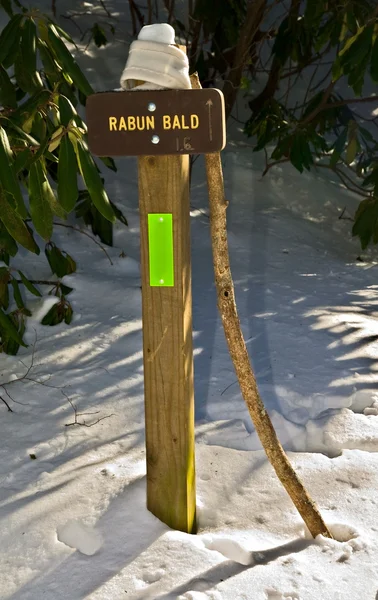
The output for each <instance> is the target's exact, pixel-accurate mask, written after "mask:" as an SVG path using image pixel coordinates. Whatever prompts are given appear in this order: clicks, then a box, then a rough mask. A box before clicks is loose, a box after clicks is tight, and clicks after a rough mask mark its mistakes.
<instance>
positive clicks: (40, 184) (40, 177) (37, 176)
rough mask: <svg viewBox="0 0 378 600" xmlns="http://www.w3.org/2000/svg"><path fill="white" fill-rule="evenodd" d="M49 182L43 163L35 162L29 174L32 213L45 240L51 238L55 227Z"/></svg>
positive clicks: (35, 225) (38, 230)
mask: <svg viewBox="0 0 378 600" xmlns="http://www.w3.org/2000/svg"><path fill="white" fill-rule="evenodd" d="M47 183H48V182H47V179H46V176H45V174H44V171H43V168H42V164H41V163H40V162H35V163H33V164H32V165H31V167H30V174H29V198H30V214H31V217H32V220H33V224H34V227H35V229H36V231H37V233H39V235H40V236H41V237H42V238H43V239H44V240H49V239H50V238H51V235H52V229H53V213H52V210H51V207H50V203H49V201H48V199H47V194H48V189H47Z"/></svg>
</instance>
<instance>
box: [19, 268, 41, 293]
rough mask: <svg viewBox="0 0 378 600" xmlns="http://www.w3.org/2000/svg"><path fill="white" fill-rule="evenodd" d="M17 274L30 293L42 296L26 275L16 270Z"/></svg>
mask: <svg viewBox="0 0 378 600" xmlns="http://www.w3.org/2000/svg"><path fill="white" fill-rule="evenodd" d="M18 274H19V276H20V277H21V281H22V283H23V284H24V286H25V287H26V289H27V290H28V291H29V292H30V293H31V294H33V295H34V296H38V297H41V296H42V294H41V292H40V291H39V290H37V288H36V287H35V286H34V285H33V284H32V283H31V281H29V279H28V278H27V277H25V275H24V274H23V273H22V272H21V271H18Z"/></svg>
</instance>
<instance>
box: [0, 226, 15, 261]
mask: <svg viewBox="0 0 378 600" xmlns="http://www.w3.org/2000/svg"><path fill="white" fill-rule="evenodd" d="M0 248H1V249H3V250H5V251H6V252H7V254H10V255H11V256H16V254H17V251H18V248H17V244H16V242H15V241H14V239H13V237H12V236H11V235H10V234H9V233H8V231H7V230H6V229H5V227H4V225H3V224H2V222H1V221H0Z"/></svg>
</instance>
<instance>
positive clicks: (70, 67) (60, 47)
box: [48, 25, 94, 96]
mask: <svg viewBox="0 0 378 600" xmlns="http://www.w3.org/2000/svg"><path fill="white" fill-rule="evenodd" d="M48 28H49V38H48V39H49V43H50V45H51V48H52V49H53V51H54V54H55V56H56V58H57V60H58V62H59V63H60V64H61V65H62V66H63V67H64V69H65V70H66V71H67V73H68V74H69V75H70V77H71V78H72V80H73V82H74V84H75V85H76V86H77V87H78V88H79V90H80V91H81V92H82V93H83V94H84V95H85V96H89V95H91V94H93V93H94V91H93V88H92V86H91V85H90V84H89V82H88V80H87V78H86V77H85V75H84V73H83V72H82V71H81V69H80V67H79V65H78V64H77V62H76V61H75V59H74V58H73V56H72V54H71V53H70V52H69V50H68V48H67V47H66V45H65V43H64V42H63V41H62V39H61V38H60V36H59V33H58V30H57V29H56V27H55V26H54V25H49V26H48Z"/></svg>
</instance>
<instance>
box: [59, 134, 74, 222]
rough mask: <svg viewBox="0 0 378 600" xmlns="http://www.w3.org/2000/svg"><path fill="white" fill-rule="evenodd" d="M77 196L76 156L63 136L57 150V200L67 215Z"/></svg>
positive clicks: (67, 138)
mask: <svg viewBox="0 0 378 600" xmlns="http://www.w3.org/2000/svg"><path fill="white" fill-rule="evenodd" d="M78 195H79V191H78V187H77V160H76V154H75V150H74V147H73V145H72V142H71V140H70V139H69V137H68V135H65V136H64V137H63V138H62V141H61V143H60V149H59V164H58V198H59V202H60V204H61V205H62V206H63V208H64V210H65V211H66V212H67V213H69V212H71V210H73V208H74V207H75V204H76V201H77V199H78Z"/></svg>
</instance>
